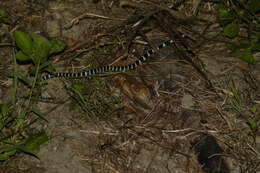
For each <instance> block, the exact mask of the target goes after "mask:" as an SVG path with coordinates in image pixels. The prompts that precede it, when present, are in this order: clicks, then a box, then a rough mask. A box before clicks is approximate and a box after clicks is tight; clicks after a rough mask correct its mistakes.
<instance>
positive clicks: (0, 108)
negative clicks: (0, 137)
mask: <svg viewBox="0 0 260 173" xmlns="http://www.w3.org/2000/svg"><path fill="white" fill-rule="evenodd" d="M0 111H1V114H2V116H3V117H7V116H8V114H9V108H8V106H7V105H6V104H0Z"/></svg>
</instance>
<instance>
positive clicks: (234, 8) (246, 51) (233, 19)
mask: <svg viewBox="0 0 260 173" xmlns="http://www.w3.org/2000/svg"><path fill="white" fill-rule="evenodd" d="M259 11H260V1H259V0H225V1H222V3H221V4H220V6H219V11H218V19H219V23H220V25H221V26H222V27H223V34H224V36H226V37H228V38H230V39H233V38H236V37H238V36H239V33H240V32H241V31H242V30H244V31H246V33H247V36H246V38H243V39H242V40H240V41H239V43H238V44H233V45H232V46H231V50H232V55H233V56H236V57H239V58H241V59H242V60H244V61H246V62H247V63H248V64H251V65H254V64H256V63H258V62H259V60H256V59H255V57H254V56H253V53H254V52H255V51H260V33H259V28H260V25H259V22H260V18H259V17H258V16H257V15H256V14H257V13H258V12H259Z"/></svg>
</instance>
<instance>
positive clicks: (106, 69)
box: [42, 40, 173, 80]
mask: <svg viewBox="0 0 260 173" xmlns="http://www.w3.org/2000/svg"><path fill="white" fill-rule="evenodd" d="M172 43H173V40H167V41H165V42H164V43H162V44H160V45H159V46H158V47H157V48H156V49H157V50H160V49H162V48H164V47H166V46H170V45H171V44H172ZM154 53H155V50H153V49H150V50H148V51H147V52H146V53H145V54H144V55H143V56H140V58H139V59H138V60H136V61H135V62H134V63H132V64H129V65H127V66H109V65H107V66H101V67H97V68H94V69H90V70H87V71H82V72H79V73H54V74H47V75H45V76H43V77H42V79H43V80H48V79H51V78H80V77H87V76H91V75H95V74H102V73H105V72H125V71H128V70H133V69H135V68H137V67H138V66H140V65H142V63H143V62H145V61H147V60H148V59H149V58H150V57H151V55H153V54H154Z"/></svg>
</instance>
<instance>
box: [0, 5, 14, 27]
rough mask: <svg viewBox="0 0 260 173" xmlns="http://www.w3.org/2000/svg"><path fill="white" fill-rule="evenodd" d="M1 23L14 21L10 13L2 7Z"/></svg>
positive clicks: (0, 11)
mask: <svg viewBox="0 0 260 173" xmlns="http://www.w3.org/2000/svg"><path fill="white" fill-rule="evenodd" d="M0 23H4V24H11V23H12V20H11V17H10V15H9V14H8V13H7V12H6V11H4V10H1V9H0Z"/></svg>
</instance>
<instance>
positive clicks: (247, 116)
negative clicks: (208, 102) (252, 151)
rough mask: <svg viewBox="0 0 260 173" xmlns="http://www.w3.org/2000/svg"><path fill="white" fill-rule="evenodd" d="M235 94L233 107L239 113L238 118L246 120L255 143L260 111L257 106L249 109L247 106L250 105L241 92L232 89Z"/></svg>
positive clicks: (259, 122)
mask: <svg viewBox="0 0 260 173" xmlns="http://www.w3.org/2000/svg"><path fill="white" fill-rule="evenodd" d="M231 92H232V94H233V96H234V97H233V100H232V106H233V108H234V109H235V110H236V112H237V113H238V116H239V117H240V118H242V119H244V121H245V123H246V124H247V126H248V127H249V130H250V131H249V135H250V136H251V137H252V138H253V140H254V141H255V139H256V135H257V132H258V130H259V125H260V117H259V110H258V109H257V107H256V105H253V106H251V107H249V108H248V106H246V105H247V104H249V103H246V101H245V100H246V99H245V98H244V97H243V95H241V92H239V90H238V89H237V88H235V87H233V88H231Z"/></svg>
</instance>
